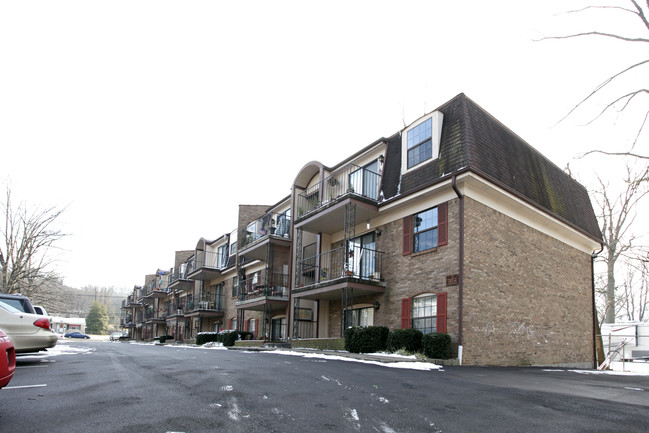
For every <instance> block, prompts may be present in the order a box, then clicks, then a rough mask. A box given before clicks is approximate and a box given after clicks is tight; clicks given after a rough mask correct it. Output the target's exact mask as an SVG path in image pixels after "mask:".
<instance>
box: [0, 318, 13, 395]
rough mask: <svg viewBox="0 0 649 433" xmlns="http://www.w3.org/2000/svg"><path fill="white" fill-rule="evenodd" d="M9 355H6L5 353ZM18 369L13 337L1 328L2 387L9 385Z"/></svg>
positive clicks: (0, 367)
mask: <svg viewBox="0 0 649 433" xmlns="http://www.w3.org/2000/svg"><path fill="white" fill-rule="evenodd" d="M5 353H6V354H7V356H4V354H5ZM15 370H16V350H15V349H14V343H13V341H11V338H9V336H8V335H7V334H6V333H5V332H4V331H3V330H2V329H0V388H3V387H5V386H7V384H8V383H9V382H10V381H11V378H12V377H14V371H15Z"/></svg>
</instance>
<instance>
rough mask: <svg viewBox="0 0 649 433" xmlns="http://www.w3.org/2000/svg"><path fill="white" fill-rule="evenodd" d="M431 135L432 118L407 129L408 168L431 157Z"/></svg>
mask: <svg viewBox="0 0 649 433" xmlns="http://www.w3.org/2000/svg"><path fill="white" fill-rule="evenodd" d="M432 135H433V121H432V119H428V120H426V121H424V122H422V123H420V124H419V125H417V126H415V127H414V128H412V129H411V130H410V131H408V168H412V167H414V166H415V165H418V164H421V163H422V162H424V161H426V160H428V159H431V158H432V157H433V141H432Z"/></svg>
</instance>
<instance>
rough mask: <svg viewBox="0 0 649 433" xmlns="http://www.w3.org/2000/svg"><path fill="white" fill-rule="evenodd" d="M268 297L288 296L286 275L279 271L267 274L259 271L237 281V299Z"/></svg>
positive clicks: (247, 299) (246, 299)
mask: <svg viewBox="0 0 649 433" xmlns="http://www.w3.org/2000/svg"><path fill="white" fill-rule="evenodd" d="M264 296H268V297H271V296H272V297H287V296H288V275H286V274H280V273H270V274H267V273H266V271H261V272H260V273H259V274H258V275H257V276H253V277H250V278H246V279H245V280H243V281H240V282H239V301H249V300H251V299H256V298H261V297H264Z"/></svg>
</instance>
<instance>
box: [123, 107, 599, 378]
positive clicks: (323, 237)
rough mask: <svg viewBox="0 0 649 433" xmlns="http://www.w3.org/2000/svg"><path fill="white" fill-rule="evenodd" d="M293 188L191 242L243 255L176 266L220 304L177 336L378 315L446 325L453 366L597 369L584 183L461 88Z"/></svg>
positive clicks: (296, 327) (325, 324) (327, 334)
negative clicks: (193, 267) (213, 263)
mask: <svg viewBox="0 0 649 433" xmlns="http://www.w3.org/2000/svg"><path fill="white" fill-rule="evenodd" d="M290 190H291V194H290V196H288V197H286V198H284V199H281V200H280V201H279V202H278V203H277V204H275V205H272V206H263V207H262V206H241V207H240V210H239V221H238V227H237V230H236V231H235V232H236V235H237V238H238V241H237V242H235V243H234V244H233V243H232V238H230V239H229V240H228V242H226V241H225V239H221V240H217V241H215V242H214V243H209V242H203V244H201V243H200V242H199V245H198V246H197V248H196V250H195V252H194V254H195V255H196V254H198V251H206V249H207V245H208V244H209V245H210V246H213V247H214V248H217V249H218V248H219V247H222V246H223V245H226V244H228V245H230V246H232V245H237V249H238V251H237V252H236V253H235V254H234V257H233V255H232V250H231V249H230V257H229V261H228V263H229V267H228V268H227V269H226V268H223V269H220V270H219V272H218V275H216V274H208V273H201V272H202V271H201V272H199V271H195V272H194V274H190V275H188V276H186V277H187V282H188V283H187V284H188V286H191V285H193V287H194V293H193V295H192V296H193V297H194V298H193V299H195V297H196V296H197V295H196V294H197V293H198V294H201V295H200V296H202V293H204V292H203V291H202V290H204V287H208V288H212V287H216V285H218V284H223V287H222V289H221V292H220V293H224V294H225V295H224V306H223V313H222V315H215V316H211V317H207V316H201V315H200V313H198V314H196V315H193V316H191V315H188V314H186V313H185V311H184V310H183V311H182V314H183V317H184V318H185V320H187V319H189V320H190V321H192V320H193V322H191V323H190V322H186V323H190V325H189V327H190V331H189V332H188V331H187V325H184V326H185V331H184V333H181V335H183V337H185V338H191V336H193V335H195V333H194V332H193V330H198V329H201V330H203V329H212V330H218V329H240V330H244V329H245V330H251V331H252V332H253V333H254V334H255V337H256V338H258V339H261V340H265V341H278V340H279V341H289V342H292V343H293V344H299V343H300V342H301V341H308V340H311V339H336V338H340V337H341V336H342V334H343V330H344V329H345V328H346V327H348V326H369V325H381V326H387V327H389V328H390V329H395V328H417V329H420V330H421V331H422V332H424V333H429V332H446V333H448V334H449V335H450V336H451V339H452V343H453V348H454V355H455V356H458V357H460V358H461V359H462V362H463V364H472V365H569V366H582V367H591V366H593V363H594V362H595V354H594V338H593V333H594V328H593V323H594V297H593V276H592V257H593V253H594V252H596V251H599V250H600V249H601V242H602V240H601V233H600V230H599V227H598V224H597V220H596V217H595V214H594V212H593V208H592V205H591V203H590V199H589V197H588V194H587V191H586V190H585V189H584V188H583V187H582V186H581V185H579V184H578V183H577V182H576V181H575V180H574V179H572V178H571V177H570V176H569V175H568V174H566V173H564V172H563V171H562V170H561V169H559V168H558V167H557V166H556V165H554V164H553V163H552V162H551V161H549V160H548V159H547V158H545V157H544V156H543V155H542V154H541V153H540V152H538V151H537V150H536V149H534V148H533V147H531V146H530V145H529V144H527V143H526V142H525V141H524V140H523V139H521V138H520V137H518V136H517V135H516V134H515V133H513V132H512V131H511V130H509V129H508V128H507V127H506V126H504V125H503V124H502V123H500V122H499V121H498V120H496V119H495V118H494V117H493V116H491V115H490V114H489V113H487V112H486V111H485V110H484V109H482V108H481V107H480V106H478V105H477V104H476V103H475V102H473V101H472V100H470V99H469V98H467V97H466V96H465V95H464V94H460V95H458V96H456V97H455V98H453V99H452V100H450V101H448V102H447V103H445V104H443V105H442V106H440V107H439V108H438V109H436V110H434V111H433V112H431V113H429V114H427V115H425V116H423V117H421V118H419V119H417V120H416V121H414V122H413V123H411V124H410V125H408V126H407V127H405V128H404V129H403V130H401V131H397V132H396V133H395V134H393V135H392V136H390V137H387V138H384V137H382V138H380V139H378V140H376V141H375V142H373V143H371V144H370V145H368V146H366V147H365V148H362V149H360V150H359V151H358V152H356V153H355V154H353V155H350V156H349V157H348V158H346V159H345V160H344V161H340V162H339V163H337V164H336V165H334V166H331V167H329V166H326V165H324V164H323V163H320V162H309V163H308V164H306V165H305V166H304V167H302V168H300V169H299V170H298V171H297V172H296V175H295V180H294V181H293V184H292V185H290ZM228 248H231V247H228ZM217 255H218V253H217ZM187 266H189V264H188V265H187ZM190 277H192V278H194V279H192V278H190ZM178 284H180V283H178ZM227 285H230V287H231V289H232V293H231V296H228V294H229V291H228V289H227ZM170 286H171V284H170ZM197 290H198V291H197ZM210 290H211V289H210ZM206 293H209V294H210V295H209V296H208V298H209V300H207V301H203V302H211V298H210V297H211V296H212V294H213V293H217V291H208V292H206ZM134 295H135V293H134ZM185 299H186V302H189V301H187V299H188V298H187V296H185ZM201 299H202V298H201ZM134 300H137V298H135V297H134ZM128 305H131V304H128ZM135 308H136V307H133V311H135ZM197 319H199V322H200V323H198V324H197V323H196V320H197ZM203 319H205V320H206V321H207V322H209V323H210V324H208V325H205V323H203V322H201V320H203ZM216 319H219V321H221V322H219V321H216ZM167 321H169V319H168V318H167ZM215 323H221V324H220V325H219V326H214V324H215ZM167 327H168V328H169V322H168V323H167ZM174 335H177V334H174Z"/></svg>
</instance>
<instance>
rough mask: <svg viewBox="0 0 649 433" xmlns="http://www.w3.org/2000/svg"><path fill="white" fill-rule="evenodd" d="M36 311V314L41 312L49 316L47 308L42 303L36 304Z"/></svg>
mask: <svg viewBox="0 0 649 433" xmlns="http://www.w3.org/2000/svg"><path fill="white" fill-rule="evenodd" d="M33 307H34V311H35V312H36V314H40V315H41V316H47V310H46V309H45V307H41V306H40V305H34V306H33Z"/></svg>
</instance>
